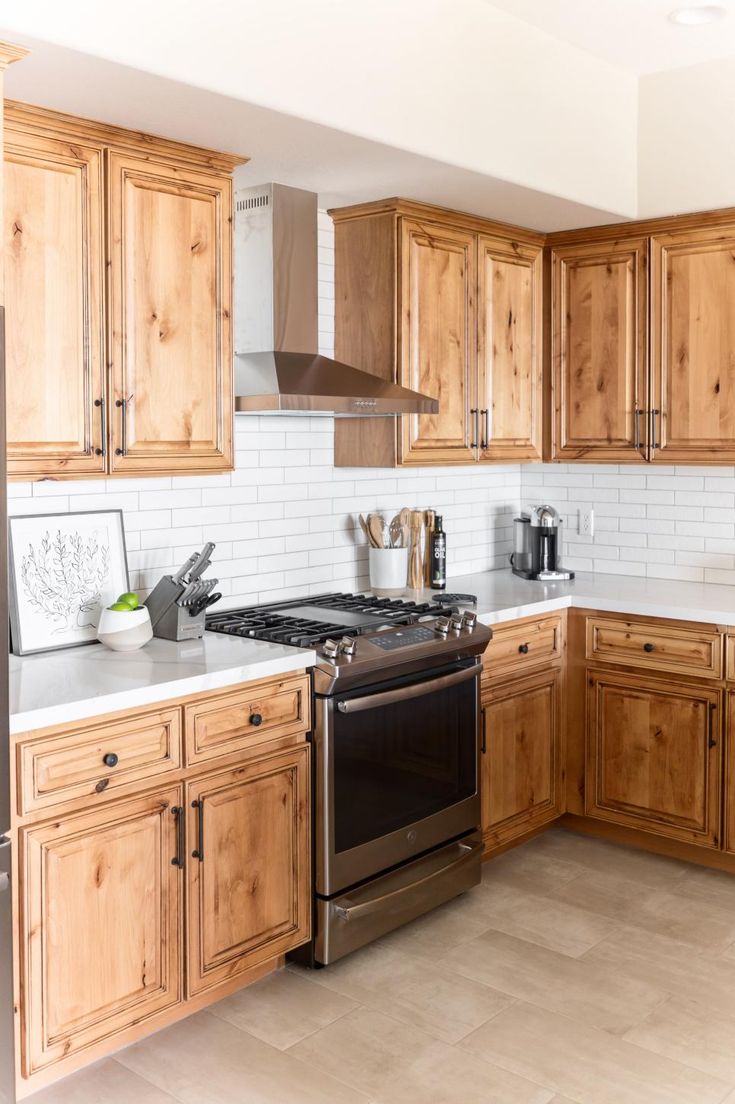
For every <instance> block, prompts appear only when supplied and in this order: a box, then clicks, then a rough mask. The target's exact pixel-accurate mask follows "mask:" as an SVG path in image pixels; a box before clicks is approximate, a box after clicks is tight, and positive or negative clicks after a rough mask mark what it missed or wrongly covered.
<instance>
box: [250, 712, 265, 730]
mask: <svg viewBox="0 0 735 1104" xmlns="http://www.w3.org/2000/svg"><path fill="white" fill-rule="evenodd" d="M250 723H251V725H255V727H256V728H257V727H258V725H262V723H263V717H262V715H261V714H260V713H251V714H250Z"/></svg>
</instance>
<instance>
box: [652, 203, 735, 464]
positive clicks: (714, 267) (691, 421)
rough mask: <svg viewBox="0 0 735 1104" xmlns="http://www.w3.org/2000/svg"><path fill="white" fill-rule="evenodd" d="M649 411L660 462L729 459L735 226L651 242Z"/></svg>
mask: <svg viewBox="0 0 735 1104" xmlns="http://www.w3.org/2000/svg"><path fill="white" fill-rule="evenodd" d="M651 264H652V270H651V271H652V286H653V297H652V308H653V331H652V332H653V335H654V339H653V363H652V382H653V398H652V404H653V407H654V408H658V409H659V410H660V422H659V432H658V440H657V441H656V442H655V443H656V445H657V452H658V455H659V457H660V459H661V460H662V462H663V461H683V462H687V461H710V462H713V463H719V464H731V463H733V462H734V461H735V311H733V303H735V224H733V225H731V226H722V227H718V228H717V229H702V230H699V231H689V232H687V233H685V234H684V233H680V234H661V235H658V236H656V237H655V238H653V240H652V254H651Z"/></svg>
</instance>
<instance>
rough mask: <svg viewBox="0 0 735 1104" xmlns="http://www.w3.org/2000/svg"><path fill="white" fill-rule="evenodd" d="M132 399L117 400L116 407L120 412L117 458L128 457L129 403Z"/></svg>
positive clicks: (130, 396) (129, 396)
mask: <svg viewBox="0 0 735 1104" xmlns="http://www.w3.org/2000/svg"><path fill="white" fill-rule="evenodd" d="M132 397H133V396H132V395H128V397H127V399H116V400H115V406H116V407H117V408H118V410H119V411H120V448H116V449H115V456H127V455H128V403H129V402H130V400H131V399H132Z"/></svg>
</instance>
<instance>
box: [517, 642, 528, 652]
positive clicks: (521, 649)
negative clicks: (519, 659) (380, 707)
mask: <svg viewBox="0 0 735 1104" xmlns="http://www.w3.org/2000/svg"><path fill="white" fill-rule="evenodd" d="M518 651H519V652H520V653H521V655H528V644H519V645H518Z"/></svg>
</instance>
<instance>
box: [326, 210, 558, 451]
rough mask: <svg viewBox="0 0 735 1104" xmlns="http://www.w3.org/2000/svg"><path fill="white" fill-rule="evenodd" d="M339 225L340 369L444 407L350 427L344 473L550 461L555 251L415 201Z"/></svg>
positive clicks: (341, 219)
mask: <svg viewBox="0 0 735 1104" xmlns="http://www.w3.org/2000/svg"><path fill="white" fill-rule="evenodd" d="M331 214H332V217H333V219H334V222H335V300H336V312H335V355H336V356H337V358H338V359H339V360H343V361H346V362H347V363H348V364H354V365H355V366H356V367H357V368H361V369H363V370H364V371H366V372H371V373H372V374H374V375H377V376H380V377H381V378H383V379H388V380H392V381H395V382H397V383H399V384H401V385H403V386H404V387H410V388H411V389H412V390H415V391H420V392H422V393H424V394H427V395H431V396H432V398H436V399H438V401H439V413H438V414H436V415H406V416H404V417H402V418H398V419H394V418H370V419H362V420H360V419H352V418H349V419H339V421H338V422H337V424H336V427H335V463H336V464H337V465H338V466H339V465H345V466H353V465H355V466H368V467H377V466H394V465H415V464H421V465H430V464H467V463H476V462H478V461H480V462H487V463H492V462H508V461H517V460H530V459H537V460H540V459H541V431H542V393H541V366H542V356H541V353H542V349H541V345H542V342H541V320H542V309H541V295H542V246H543V237H542V236H541V235H537V234H534V233H533V232H532V231H528V230H526V231H521V230H518V229H517V228H516V227H511V226H504V225H502V224H497V223H491V222H487V221H486V220H483V219H477V218H473V217H472V216H470V215H463V214H460V213H458V212H455V211H446V210H443V209H441V208H437V207H429V206H426V205H424V204H419V203H412V202H409V201H407V200H386V201H385V202H380V203H373V204H367V205H364V206H360V207H349V208H344V209H342V210H340V211H332V212H331Z"/></svg>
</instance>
